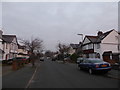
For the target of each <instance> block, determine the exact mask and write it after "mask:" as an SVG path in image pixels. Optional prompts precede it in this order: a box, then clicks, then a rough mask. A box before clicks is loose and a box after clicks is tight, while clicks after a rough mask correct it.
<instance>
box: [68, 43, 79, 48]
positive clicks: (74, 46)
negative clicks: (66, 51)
mask: <svg viewBox="0 0 120 90" xmlns="http://www.w3.org/2000/svg"><path fill="white" fill-rule="evenodd" d="M70 46H71V47H72V48H73V49H77V48H78V46H79V44H70Z"/></svg>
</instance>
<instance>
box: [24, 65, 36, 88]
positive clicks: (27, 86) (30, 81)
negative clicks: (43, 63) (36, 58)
mask: <svg viewBox="0 0 120 90" xmlns="http://www.w3.org/2000/svg"><path fill="white" fill-rule="evenodd" d="M37 69H38V66H37V67H36V69H35V71H34V73H33V75H32V77H31V79H30V80H29V82H28V84H27V85H26V87H25V88H29V86H30V84H31V83H32V81H33V78H34V76H35V74H36V72H37Z"/></svg>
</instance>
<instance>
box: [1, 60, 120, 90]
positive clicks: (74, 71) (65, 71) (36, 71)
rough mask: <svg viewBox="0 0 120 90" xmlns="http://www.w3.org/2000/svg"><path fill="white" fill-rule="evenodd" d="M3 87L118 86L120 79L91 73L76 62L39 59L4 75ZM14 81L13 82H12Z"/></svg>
mask: <svg viewBox="0 0 120 90" xmlns="http://www.w3.org/2000/svg"><path fill="white" fill-rule="evenodd" d="M2 79H3V83H2V85H3V88H118V80H117V79H113V78H108V77H106V76H104V75H100V74H99V75H98V74H94V75H90V74H89V73H88V72H85V71H80V70H79V69H78V68H77V65H76V64H72V63H65V64H63V63H62V62H58V61H51V60H45V61H44V62H40V61H38V62H37V64H36V67H34V68H32V67H31V65H28V66H26V67H24V68H22V69H20V70H18V71H16V72H13V73H9V74H7V75H4V76H3V78H2ZM11 82H12V83H11Z"/></svg>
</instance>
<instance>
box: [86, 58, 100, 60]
mask: <svg viewBox="0 0 120 90" xmlns="http://www.w3.org/2000/svg"><path fill="white" fill-rule="evenodd" d="M86 60H102V59H100V58H87V59H86Z"/></svg>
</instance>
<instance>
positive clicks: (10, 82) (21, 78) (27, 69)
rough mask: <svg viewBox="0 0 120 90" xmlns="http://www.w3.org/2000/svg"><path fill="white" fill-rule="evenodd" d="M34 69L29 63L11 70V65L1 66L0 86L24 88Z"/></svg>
mask: <svg viewBox="0 0 120 90" xmlns="http://www.w3.org/2000/svg"><path fill="white" fill-rule="evenodd" d="M35 69H36V67H32V65H31V63H29V64H26V65H25V66H24V67H22V68H20V69H18V70H12V66H3V67H2V71H3V74H2V88H25V87H26V85H27V84H28V82H29V80H30V79H31V77H32V75H33V73H34V71H35Z"/></svg>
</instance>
